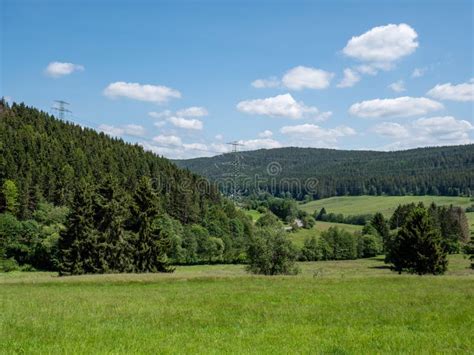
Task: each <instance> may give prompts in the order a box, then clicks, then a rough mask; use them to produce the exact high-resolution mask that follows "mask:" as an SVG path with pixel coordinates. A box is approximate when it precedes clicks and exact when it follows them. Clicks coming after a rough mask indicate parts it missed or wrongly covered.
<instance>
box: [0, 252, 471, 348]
mask: <svg viewBox="0 0 474 355" xmlns="http://www.w3.org/2000/svg"><path fill="white" fill-rule="evenodd" d="M300 265H301V268H302V273H301V275H298V276H292V277H291V276H287V277H284V276H281V277H257V276H250V275H248V274H246V273H245V271H244V269H243V266H240V265H212V266H186V267H178V268H177V270H176V272H175V273H174V274H139V275H97V276H77V277H67V278H58V277H56V276H55V275H54V274H51V273H12V274H1V275H0V295H1V299H2V303H1V304H2V306H1V307H2V309H1V314H0V319H1V329H2V330H1V334H2V336H1V337H0V352H3V353H5V354H11V353H215V354H217V353H294V352H300V353H310V352H311V353H330V354H362V353H364V354H367V353H401V352H403V353H425V354H428V353H435V352H438V353H439V352H444V353H447V352H449V353H456V352H457V353H472V352H473V351H474V338H473V337H472V334H473V331H474V327H473V324H474V319H473V307H472V305H473V300H474V275H473V272H472V271H471V270H469V269H468V261H467V260H466V259H464V258H463V257H462V256H453V257H451V258H450V271H449V273H448V274H447V275H445V276H423V277H419V276H413V275H401V276H400V275H397V274H394V273H392V272H391V271H390V270H388V269H387V268H386V267H385V266H384V264H383V262H381V260H380V259H375V258H374V259H365V260H355V261H339V262H337V261H332V262H317V263H303V264H300Z"/></svg>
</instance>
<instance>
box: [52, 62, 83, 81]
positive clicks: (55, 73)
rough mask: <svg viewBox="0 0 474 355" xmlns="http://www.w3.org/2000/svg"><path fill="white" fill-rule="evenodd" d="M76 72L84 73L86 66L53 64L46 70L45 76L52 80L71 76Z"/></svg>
mask: <svg viewBox="0 0 474 355" xmlns="http://www.w3.org/2000/svg"><path fill="white" fill-rule="evenodd" d="M75 71H84V66H83V65H80V64H73V63H63V62H51V63H49V64H48V66H47V67H46V69H45V70H44V72H45V74H46V75H48V76H50V77H52V78H59V77H61V76H65V75H69V74H72V73H74V72H75Z"/></svg>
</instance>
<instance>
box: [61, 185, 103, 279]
mask: <svg viewBox="0 0 474 355" xmlns="http://www.w3.org/2000/svg"><path fill="white" fill-rule="evenodd" d="M93 198H94V194H93V191H92V189H91V188H90V186H89V185H87V184H86V183H84V182H81V183H80V184H79V185H78V187H77V188H76V189H75V193H74V200H73V203H72V206H71V210H70V213H69V215H68V218H67V222H66V230H65V231H63V232H62V233H61V235H60V238H59V241H58V248H59V272H60V274H61V275H77V274H84V273H96V272H98V271H100V266H99V265H98V263H97V257H96V247H97V243H96V242H97V231H96V230H95V229H94V209H93Z"/></svg>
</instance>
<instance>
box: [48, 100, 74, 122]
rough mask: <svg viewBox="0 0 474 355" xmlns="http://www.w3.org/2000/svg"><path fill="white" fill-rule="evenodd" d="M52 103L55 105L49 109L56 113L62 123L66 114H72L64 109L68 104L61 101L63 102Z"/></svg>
mask: <svg viewBox="0 0 474 355" xmlns="http://www.w3.org/2000/svg"><path fill="white" fill-rule="evenodd" d="M54 102H55V103H56V105H55V106H53V107H51V109H52V110H53V111H56V112H57V113H58V118H59V119H60V120H63V121H64V117H65V114H66V113H72V111H70V110H68V109H67V108H66V105H70V104H69V102H66V101H63V100H54Z"/></svg>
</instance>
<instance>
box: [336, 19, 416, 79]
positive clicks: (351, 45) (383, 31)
mask: <svg viewBox="0 0 474 355" xmlns="http://www.w3.org/2000/svg"><path fill="white" fill-rule="evenodd" d="M417 37H418V34H417V33H416V32H415V30H414V29H413V28H411V27H410V26H409V25H407V24H404V23H402V24H399V25H395V24H389V25H386V26H379V27H374V28H372V29H371V30H369V31H367V32H365V33H363V34H362V35H360V36H355V37H352V38H351V39H350V40H349V41H348V42H347V45H346V46H345V47H344V49H343V50H342V51H343V53H344V54H345V55H347V56H349V57H352V58H355V59H358V60H360V61H363V62H369V63H371V64H372V65H373V66H375V67H377V68H378V69H383V70H387V69H390V68H392V65H393V62H395V61H397V60H399V59H400V58H402V57H405V56H407V55H410V54H412V53H413V52H414V51H415V50H416V48H417V47H418V42H417Z"/></svg>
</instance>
